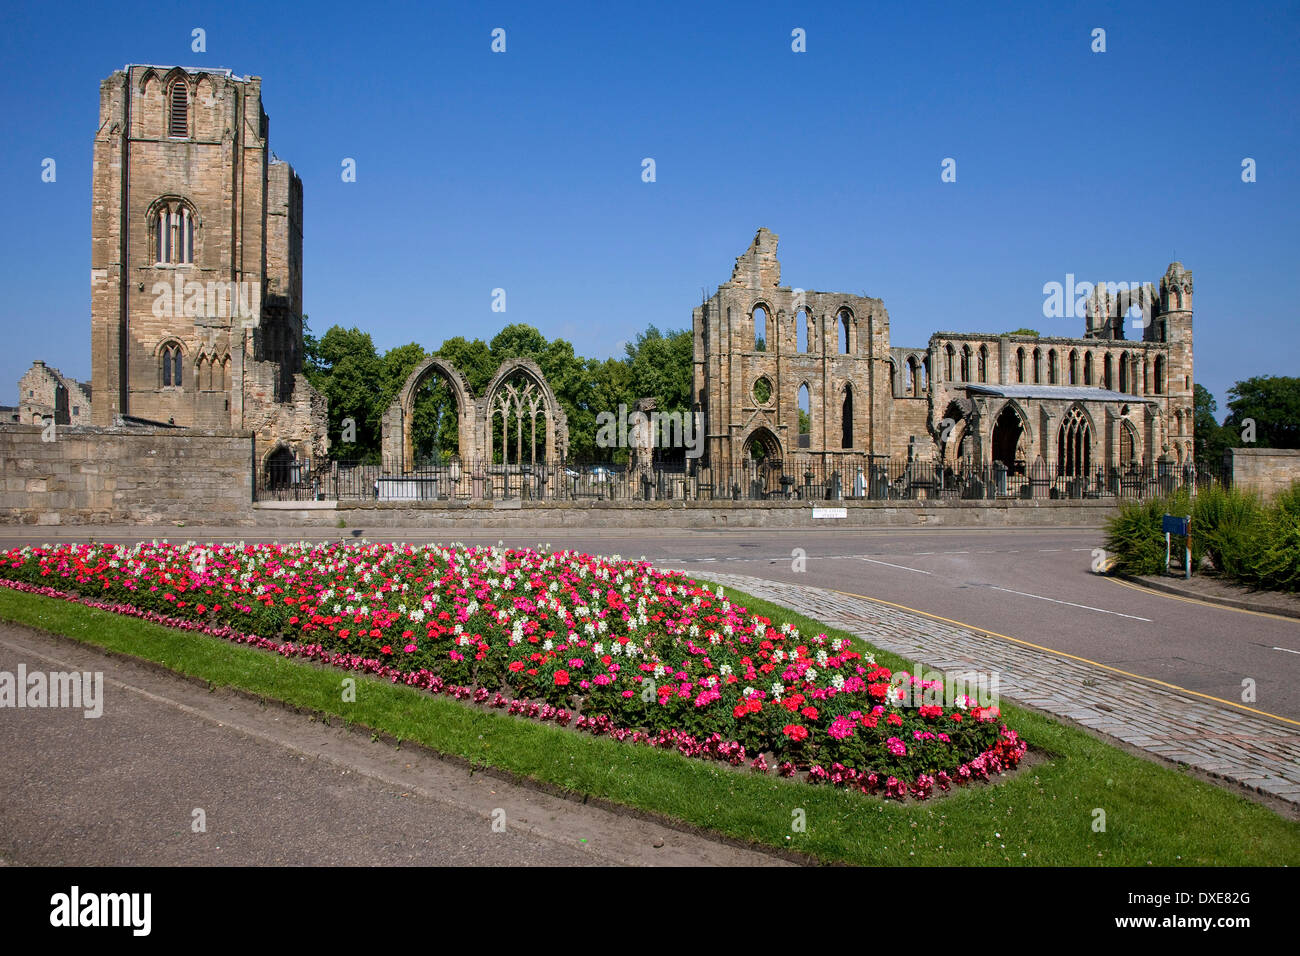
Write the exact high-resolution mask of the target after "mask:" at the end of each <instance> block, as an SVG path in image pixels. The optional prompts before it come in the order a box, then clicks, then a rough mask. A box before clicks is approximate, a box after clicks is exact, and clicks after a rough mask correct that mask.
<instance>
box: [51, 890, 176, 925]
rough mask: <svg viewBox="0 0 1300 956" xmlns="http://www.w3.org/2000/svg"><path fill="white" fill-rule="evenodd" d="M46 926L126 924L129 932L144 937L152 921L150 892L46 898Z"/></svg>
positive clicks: (69, 894)
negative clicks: (47, 910) (47, 922)
mask: <svg viewBox="0 0 1300 956" xmlns="http://www.w3.org/2000/svg"><path fill="white" fill-rule="evenodd" d="M50 906H51V907H52V909H51V910H50V925H51V926H63V927H77V926H129V927H130V928H131V932H132V935H134V936H148V935H149V930H150V928H151V927H152V924H153V894H152V893H84V894H83V893H82V892H81V888H80V887H76V886H74V887H73V888H72V891H71V892H69V893H55V894H54V895H53V896H51V897H50Z"/></svg>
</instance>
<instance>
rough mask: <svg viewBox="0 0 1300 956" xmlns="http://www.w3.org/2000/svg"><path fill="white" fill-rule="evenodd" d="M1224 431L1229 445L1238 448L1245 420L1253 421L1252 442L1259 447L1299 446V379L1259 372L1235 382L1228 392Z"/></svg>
mask: <svg viewBox="0 0 1300 956" xmlns="http://www.w3.org/2000/svg"><path fill="white" fill-rule="evenodd" d="M1228 410H1229V411H1228V417H1227V418H1225V419H1224V421H1223V427H1224V429H1225V430H1227V431H1229V432H1231V433H1232V438H1233V440H1232V442H1231V444H1230V447H1237V448H1239V447H1241V446H1242V445H1243V444H1244V442H1243V441H1242V438H1241V433H1242V429H1243V428H1244V426H1245V422H1246V419H1252V420H1253V421H1254V422H1255V441H1254V444H1255V445H1256V446H1258V447H1261V448H1300V378H1290V377H1287V376H1282V375H1260V376H1256V377H1255V378H1248V379H1246V380H1245V381H1244V382H1237V384H1235V385H1233V386H1232V388H1231V389H1230V390H1229V391H1228Z"/></svg>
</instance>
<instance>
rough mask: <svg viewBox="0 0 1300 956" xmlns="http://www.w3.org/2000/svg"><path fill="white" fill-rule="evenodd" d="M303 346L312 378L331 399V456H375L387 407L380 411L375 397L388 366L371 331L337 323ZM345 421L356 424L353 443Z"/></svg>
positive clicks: (372, 457)
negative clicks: (345, 435)
mask: <svg viewBox="0 0 1300 956" xmlns="http://www.w3.org/2000/svg"><path fill="white" fill-rule="evenodd" d="M304 345H305V346H308V347H307V349H306V375H307V380H308V381H309V382H311V384H312V386H313V387H314V388H316V390H317V391H319V392H320V393H321V394H322V395H324V396H325V398H326V400H327V401H328V402H329V435H330V452H331V454H332V455H333V457H335V458H338V459H369V460H374V459H376V458H377V456H378V454H379V440H380V431H381V422H382V415H383V411H382V409H378V410H377V406H378V402H376V400H375V399H376V392H377V390H378V386H379V385H380V382H381V380H382V369H383V365H382V362H381V361H380V359H379V356H378V355H377V354H376V353H375V343H374V341H372V340H371V338H370V334H369V333H367V332H362V331H361V330H360V329H356V328H352V329H345V328H343V327H342V326H339V325H335V326H332V327H331V328H330V330H329V331H328V332H326V333H325V334H324V335H323V336H322V337H321V338H320V339H319V340H316V339H314V338H313V339H312V340H311V342H310V343H308V342H306V341H304ZM345 419H351V421H352V425H353V426H354V428H355V432H356V434H355V440H354V441H350V442H345V441H343V431H344V426H343V423H344V420H345ZM349 431H351V429H349Z"/></svg>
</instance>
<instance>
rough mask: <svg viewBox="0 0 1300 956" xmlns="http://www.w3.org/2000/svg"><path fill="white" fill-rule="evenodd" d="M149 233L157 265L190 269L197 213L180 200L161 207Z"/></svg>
mask: <svg viewBox="0 0 1300 956" xmlns="http://www.w3.org/2000/svg"><path fill="white" fill-rule="evenodd" d="M149 231H150V234H151V245H152V247H153V254H154V262H155V263H157V264H158V265H189V264H191V263H192V262H194V210H193V209H191V208H190V205H189V203H186V202H184V201H183V200H180V199H170V200H165V201H163V202H160V203H158V204H157V205H156V206H155V208H154V212H153V215H152V217H151V221H150V224H149Z"/></svg>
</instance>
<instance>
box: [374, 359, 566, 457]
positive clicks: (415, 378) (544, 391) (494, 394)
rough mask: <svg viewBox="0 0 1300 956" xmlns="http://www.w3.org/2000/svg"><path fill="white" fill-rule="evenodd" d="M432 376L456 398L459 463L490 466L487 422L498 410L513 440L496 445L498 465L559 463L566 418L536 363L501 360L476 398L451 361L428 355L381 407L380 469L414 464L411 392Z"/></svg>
mask: <svg viewBox="0 0 1300 956" xmlns="http://www.w3.org/2000/svg"><path fill="white" fill-rule="evenodd" d="M433 375H437V376H439V377H441V378H442V379H443V381H445V382H446V383H447V385H448V387H449V388H450V390H451V393H452V395H453V397H454V398H455V400H456V407H457V416H458V417H457V421H458V426H459V427H458V448H457V455H458V458H459V462H460V465H461V466H462V467H467V468H473V469H475V470H480V469H482V468H485V467H491V466H492V465H493V462H494V457H495V452H496V449H495V448H494V444H493V423H494V420H500V416H502V415H504V420H505V423H506V428H507V429H509V428H510V426H511V425H513V426H514V428H515V432H514V434H515V438H516V441H515V444H514V445H513V446H508V445H507V446H506V447H503V448H501V449H500V450H501V451H502V453H503V455H502V462H501V464H508V465H512V466H514V465H525V464H526V465H551V464H560V463H563V462H564V460H565V457H566V456H567V454H568V446H569V423H568V417H567V416H566V415H565V414H564V409H563V408H561V407H560V403H559V401H558V399H556V397H555V392H554V391H552V389H551V386H550V383H549V382H547V381H546V376H545V375H544V374H543V373H542V370H541V368H540V367H539V366H538V365H537V363H536V362H534V361H533V360H532V359H527V358H512V359H507V360H506V361H504V362H502V363H501V366H500V368H498V369H497V372H496V374H495V375H494V376H492V380H491V382H489V383H488V386H487V389H486V390H485V391H484V394H483V396H482V397H481V398H479V397H476V396H475V395H474V391H473V389H472V388H470V386H469V382H468V381H467V380H466V379H465V376H464V375H462V374H461V372H460V370H459V369H457V368H456V366H454V365H453V364H452V363H451V362H448V361H447V360H446V359H443V358H439V357H438V356H431V357H430V358H427V359H425V360H424V361H423V362H421V363H420V364H419V365H418V366H416V368H415V369H414V370H412V372H411V374H410V375H408V376H407V378H406V382H405V383H404V384H403V385H402V388H401V391H399V392H398V393H397V397H396V398H394V399H393V401H392V404H390V405H389V406H388V410H387V411H386V412H384V418H383V438H382V444H381V448H382V449H383V462H384V470H385V471H387V472H388V473H389V474H392V475H399V476H400V475H405V474H409V473H410V472H411V471H412V470H413V469H414V467H415V448H414V419H415V402H416V396H417V394H418V393H419V390H420V387H421V386H422V385H424V384H425V382H426V381H428V379H429V378H430V377H431V376H433ZM525 423H527V427H525ZM539 425H540V429H539ZM525 434H527V436H528V440H529V445H528V453H527V454H524V452H523V441H524V436H525ZM539 447H540V448H541V449H543V450H544V451H543V454H542V455H541V457H538V455H537V454H536V451H537V449H538V448H539ZM511 452H514V454H511Z"/></svg>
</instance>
